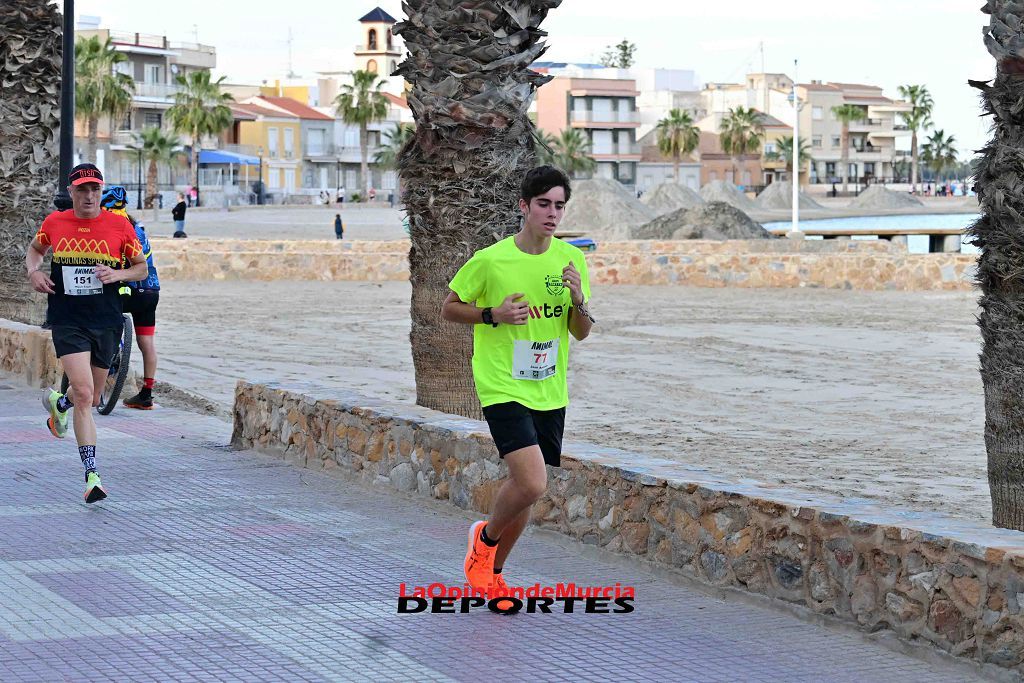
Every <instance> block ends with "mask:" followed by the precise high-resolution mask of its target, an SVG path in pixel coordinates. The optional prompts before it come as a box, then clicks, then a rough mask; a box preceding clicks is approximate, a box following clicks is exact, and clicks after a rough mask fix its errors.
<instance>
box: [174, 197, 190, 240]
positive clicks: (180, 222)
mask: <svg viewBox="0 0 1024 683" xmlns="http://www.w3.org/2000/svg"><path fill="white" fill-rule="evenodd" d="M186 208H187V205H186V204H185V195H184V194H182V193H181V192H179V193H178V203H177V204H175V205H174V208H173V209H171V218H172V219H173V220H174V237H188V235H186V234H185V209H186Z"/></svg>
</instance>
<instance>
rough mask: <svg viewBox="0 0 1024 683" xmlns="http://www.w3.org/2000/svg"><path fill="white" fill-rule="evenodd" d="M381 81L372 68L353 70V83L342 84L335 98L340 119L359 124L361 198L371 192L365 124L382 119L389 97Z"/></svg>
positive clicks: (364, 197)
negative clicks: (386, 95)
mask: <svg viewBox="0 0 1024 683" xmlns="http://www.w3.org/2000/svg"><path fill="white" fill-rule="evenodd" d="M383 87H384V81H383V80H378V78H377V74H375V73H374V72H372V71H353V72H352V83H350V84H346V85H343V86H342V87H341V93H339V94H338V96H337V97H336V98H335V99H334V106H335V108H336V109H337V112H338V115H339V116H340V117H341V120H342V121H344V122H345V123H348V124H353V125H358V126H359V151H360V153H361V155H362V163H361V164H360V167H359V169H360V173H362V177H363V192H362V197H363V201H367V200H368V199H369V196H370V165H369V162H368V160H367V155H368V154H369V150H368V148H369V135H367V132H366V127H367V126H368V125H369V124H371V123H373V122H374V121H381V120H382V119H384V118H385V117H386V116H387V115H388V98H387V97H385V96H384V92H383V90H382V88H383Z"/></svg>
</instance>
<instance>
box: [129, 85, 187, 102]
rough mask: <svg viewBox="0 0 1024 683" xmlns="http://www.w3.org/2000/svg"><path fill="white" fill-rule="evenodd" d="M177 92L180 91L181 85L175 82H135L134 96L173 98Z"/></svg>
mask: <svg viewBox="0 0 1024 683" xmlns="http://www.w3.org/2000/svg"><path fill="white" fill-rule="evenodd" d="M179 92H181V86H180V85H177V84H175V83H138V82H136V83H135V97H155V98H159V99H166V100H173V99H174V96H175V95H177V94H178V93H179Z"/></svg>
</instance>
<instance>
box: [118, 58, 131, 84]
mask: <svg viewBox="0 0 1024 683" xmlns="http://www.w3.org/2000/svg"><path fill="white" fill-rule="evenodd" d="M114 71H116V72H117V73H119V74H124V75H125V76H131V78H132V80H133V81H134V80H135V62H132V61H127V62H118V63H117V64H115V65H114Z"/></svg>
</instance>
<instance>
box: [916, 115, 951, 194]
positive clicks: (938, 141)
mask: <svg viewBox="0 0 1024 683" xmlns="http://www.w3.org/2000/svg"><path fill="white" fill-rule="evenodd" d="M957 157H959V152H958V151H957V149H956V137H955V136H953V135H949V136H947V135H946V132H945V131H944V130H942V129H941V128H940V129H938V130H935V131H933V132H932V135H931V137H929V138H928V139H927V140H925V143H924V146H923V147H922V148H921V159H922V160H923V161H924V163H925V164H926V165H927V166H928V167H929V168H931V169H932V172H933V173H934V174H935V181H936V182H938V180H939V176H940V175H942V172H943V171H945V170H946V169H948V168H954V167H955V166H956V165H957V163H958V159H957Z"/></svg>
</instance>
